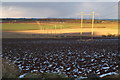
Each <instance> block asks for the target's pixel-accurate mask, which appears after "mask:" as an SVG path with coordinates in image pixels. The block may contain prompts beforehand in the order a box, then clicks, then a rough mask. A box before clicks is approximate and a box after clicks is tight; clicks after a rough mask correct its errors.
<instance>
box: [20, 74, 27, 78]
mask: <svg viewBox="0 0 120 80" xmlns="http://www.w3.org/2000/svg"><path fill="white" fill-rule="evenodd" d="M26 74H27V73H25V74H22V75H20V76H19V78H24V76H25V75H26Z"/></svg>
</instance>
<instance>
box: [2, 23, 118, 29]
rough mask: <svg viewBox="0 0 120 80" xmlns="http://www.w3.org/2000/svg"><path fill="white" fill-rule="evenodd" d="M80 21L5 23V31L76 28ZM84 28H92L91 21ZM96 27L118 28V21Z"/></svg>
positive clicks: (3, 26)
mask: <svg viewBox="0 0 120 80" xmlns="http://www.w3.org/2000/svg"><path fill="white" fill-rule="evenodd" d="M80 27H81V26H80V23H41V24H39V25H38V24H36V23H35V24H32V23H14V24H13V23H3V24H2V30H3V31H16V30H17V31H18V30H41V29H42V30H43V29H45V30H46V29H75V28H80ZM83 28H91V24H90V23H88V24H87V23H84V24H83ZM94 28H108V29H118V24H117V23H101V24H100V23H99V24H94Z"/></svg>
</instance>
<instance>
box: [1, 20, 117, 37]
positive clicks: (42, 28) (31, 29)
mask: <svg viewBox="0 0 120 80" xmlns="http://www.w3.org/2000/svg"><path fill="white" fill-rule="evenodd" d="M91 26H92V24H91V20H84V22H83V27H82V29H81V22H80V20H75V19H73V20H69V19H62V20H61V19H56V20H54V19H50V20H49V19H48V20H46V21H45V20H44V19H43V20H34V21H33V20H19V19H18V20H3V23H2V31H9V32H17V33H25V34H26V33H27V34H63V33H81V32H91ZM93 30H94V33H95V34H94V35H95V36H101V35H109V34H112V35H118V22H117V21H114V20H113V21H112V20H103V21H102V20H95V23H94V29H93Z"/></svg>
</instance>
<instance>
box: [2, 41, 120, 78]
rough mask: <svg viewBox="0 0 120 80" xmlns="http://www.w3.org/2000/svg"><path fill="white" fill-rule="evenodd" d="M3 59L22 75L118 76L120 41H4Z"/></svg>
mask: <svg viewBox="0 0 120 80" xmlns="http://www.w3.org/2000/svg"><path fill="white" fill-rule="evenodd" d="M2 44H3V45H2V57H3V58H6V59H8V60H9V61H13V62H14V63H15V64H16V65H17V66H18V67H19V69H20V71H21V73H28V72H30V73H36V72H39V73H61V74H65V75H66V76H67V77H78V76H87V75H89V74H91V73H92V74H93V73H95V74H97V75H98V76H99V77H104V76H107V75H113V74H117V71H118V64H119V61H118V59H117V56H120V55H119V54H118V41H117V39H106V40H105V39H99V40H98V39H96V40H85V41H84V40H79V39H3V43H2Z"/></svg>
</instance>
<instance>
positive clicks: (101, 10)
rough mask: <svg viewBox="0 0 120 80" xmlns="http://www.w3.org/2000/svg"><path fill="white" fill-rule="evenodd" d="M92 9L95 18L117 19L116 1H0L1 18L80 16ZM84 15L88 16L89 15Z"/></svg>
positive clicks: (90, 11)
mask: <svg viewBox="0 0 120 80" xmlns="http://www.w3.org/2000/svg"><path fill="white" fill-rule="evenodd" d="M18 1H19V0H18ZM87 1H89V0H87ZM98 1H99V0H98ZM113 1H115V0H113ZM116 1H118V0H116ZM92 11H94V12H95V18H105V19H106V18H109V19H117V18H118V2H3V3H2V17H3V18H16V17H17V18H41V17H58V18H61V17H62V18H68V17H71V18H80V12H84V13H85V14H91V13H92ZM84 17H85V18H90V17H91V15H89V16H84Z"/></svg>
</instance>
